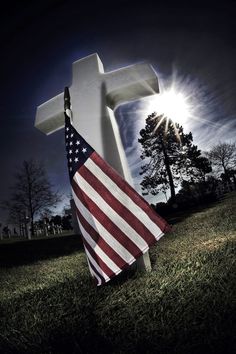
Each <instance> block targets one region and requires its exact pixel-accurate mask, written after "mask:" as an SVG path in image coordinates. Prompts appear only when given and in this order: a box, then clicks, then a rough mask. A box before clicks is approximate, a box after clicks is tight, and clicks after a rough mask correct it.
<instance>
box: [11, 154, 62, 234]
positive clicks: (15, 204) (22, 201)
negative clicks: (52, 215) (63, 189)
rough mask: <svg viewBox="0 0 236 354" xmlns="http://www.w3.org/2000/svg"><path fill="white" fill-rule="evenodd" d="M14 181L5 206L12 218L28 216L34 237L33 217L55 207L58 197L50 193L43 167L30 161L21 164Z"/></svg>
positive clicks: (55, 193) (56, 193) (50, 186)
mask: <svg viewBox="0 0 236 354" xmlns="http://www.w3.org/2000/svg"><path fill="white" fill-rule="evenodd" d="M15 180H16V181H15V184H14V186H13V187H12V195H11V197H10V199H9V200H8V201H7V202H5V206H6V207H7V208H8V210H9V214H10V216H11V217H12V218H14V217H15V218H17V216H19V217H22V215H25V216H28V217H29V218H30V223H31V232H32V235H34V218H35V216H36V215H37V214H38V213H39V212H41V211H42V210H44V209H46V208H51V207H53V206H55V205H56V204H57V203H58V202H59V201H60V196H59V194H58V192H53V191H52V185H51V184H50V182H49V180H48V177H47V175H46V171H45V168H44V166H43V165H42V164H40V163H38V162H36V161H34V160H32V159H31V160H29V161H24V162H23V164H22V166H21V168H20V169H19V170H18V172H17V173H16V175H15Z"/></svg>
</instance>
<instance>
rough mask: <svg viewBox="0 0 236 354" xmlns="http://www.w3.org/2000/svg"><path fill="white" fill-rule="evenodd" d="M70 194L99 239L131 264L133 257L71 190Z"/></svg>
mask: <svg viewBox="0 0 236 354" xmlns="http://www.w3.org/2000/svg"><path fill="white" fill-rule="evenodd" d="M72 194H73V198H74V201H75V204H76V206H77V208H78V209H79V211H80V213H81V214H82V216H83V217H84V218H85V219H86V220H87V222H88V223H89V224H90V225H91V226H92V227H93V228H94V230H95V231H97V233H98V234H99V235H100V237H102V238H103V239H104V240H105V241H106V243H107V244H108V245H109V246H110V247H111V248H113V249H114V250H115V251H116V253H118V255H119V256H120V257H121V258H122V259H124V261H125V262H126V263H128V264H131V263H132V262H133V260H134V257H133V255H132V254H131V253H130V252H129V251H128V250H127V249H126V248H125V247H124V246H123V245H122V244H121V243H119V241H117V240H116V239H115V238H114V237H113V236H112V234H110V232H109V231H107V229H106V228H105V227H103V225H102V224H101V223H100V222H99V221H98V220H97V219H96V218H95V216H93V215H92V214H91V213H90V211H89V210H88V209H87V208H86V207H85V206H84V205H83V203H82V202H81V201H80V200H79V198H78V197H77V195H76V194H75V192H74V191H73V189H72ZM78 220H79V219H78Z"/></svg>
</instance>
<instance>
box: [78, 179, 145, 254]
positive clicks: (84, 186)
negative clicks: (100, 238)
mask: <svg viewBox="0 0 236 354" xmlns="http://www.w3.org/2000/svg"><path fill="white" fill-rule="evenodd" d="M74 179H75V181H76V182H77V184H78V185H79V186H80V188H81V190H82V191H83V192H84V193H85V194H87V195H88V196H89V198H90V199H91V200H92V201H93V202H94V203H96V204H97V205H98V206H99V208H100V209H101V210H102V211H103V212H104V213H105V214H106V215H109V219H111V220H112V222H113V223H114V224H116V225H117V227H119V229H120V230H121V231H123V232H124V233H125V234H126V236H127V237H128V238H130V239H131V240H132V241H133V242H134V243H135V244H136V245H137V247H139V249H140V250H142V251H146V250H147V249H148V248H149V246H148V244H147V243H146V241H145V240H144V239H143V238H142V237H141V236H140V235H139V234H138V233H137V232H136V231H135V230H134V229H133V228H132V227H131V226H130V225H129V224H128V223H127V222H126V221H125V220H124V219H123V218H122V217H121V216H120V215H119V214H117V212H116V211H115V210H114V209H112V208H111V207H110V205H108V204H107V203H106V202H105V200H104V199H103V198H102V197H101V196H100V195H99V194H98V193H97V192H96V191H95V190H94V189H93V187H92V186H91V185H90V184H89V183H88V182H87V181H86V180H85V179H84V178H83V177H82V176H81V175H80V174H79V173H78V172H76V174H75V176H74Z"/></svg>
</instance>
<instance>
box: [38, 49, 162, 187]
mask: <svg viewBox="0 0 236 354" xmlns="http://www.w3.org/2000/svg"><path fill="white" fill-rule="evenodd" d="M158 92H159V88H158V80H157V75H156V73H155V71H154V69H153V68H152V66H151V65H149V64H135V65H131V66H127V67H125V68H122V69H118V70H115V71H110V72H104V69H103V64H102V62H101V60H100V58H99V56H98V55H97V54H92V55H90V56H88V57H85V58H83V59H80V60H78V61H76V62H74V63H73V69H72V85H71V87H70V96H71V103H72V107H71V108H72V112H73V125H74V127H75V129H77V131H78V132H79V133H80V134H81V135H82V136H83V137H84V138H85V140H87V142H88V143H89V144H90V145H91V146H92V147H93V148H94V149H95V150H96V151H97V152H98V153H99V154H100V155H101V156H102V157H103V158H104V159H105V160H106V161H107V162H108V163H109V164H110V165H111V166H113V167H114V168H115V169H116V170H117V171H118V172H119V173H120V174H121V175H122V176H124V177H125V179H126V180H128V182H129V183H131V184H132V180H131V177H130V173H129V169H128V165H127V161H126V157H125V153H124V149H123V146H122V143H121V139H120V134H119V129H118V126H117V122H116V119H115V116H114V113H113V110H114V109H115V108H116V107H117V106H118V105H120V104H122V103H125V102H129V101H131V100H136V99H138V98H142V97H145V96H149V95H152V94H156V93H158ZM63 95H64V93H60V94H59V95H58V96H56V97H54V98H52V99H51V100H49V101H47V102H46V103H43V104H42V105H40V106H38V108H37V113H36V119H35V126H36V128H38V129H39V130H41V131H42V132H44V133H46V134H51V133H53V132H55V131H57V130H59V129H61V128H63V126H64V101H63ZM144 118H145V117H144Z"/></svg>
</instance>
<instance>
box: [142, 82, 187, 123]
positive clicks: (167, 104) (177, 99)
mask: <svg viewBox="0 0 236 354" xmlns="http://www.w3.org/2000/svg"><path fill="white" fill-rule="evenodd" d="M147 111H148V112H150V113H153V112H155V113H156V115H157V116H163V118H166V119H168V120H171V121H172V122H173V123H178V124H180V125H182V124H183V123H185V122H186V121H187V119H188V118H190V117H191V106H190V104H189V102H188V97H187V96H185V95H184V94H183V93H181V92H177V91H176V90H175V89H174V88H171V89H169V90H164V91H163V92H162V93H160V94H158V95H155V96H153V97H152V98H150V100H149V102H148V107H147Z"/></svg>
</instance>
